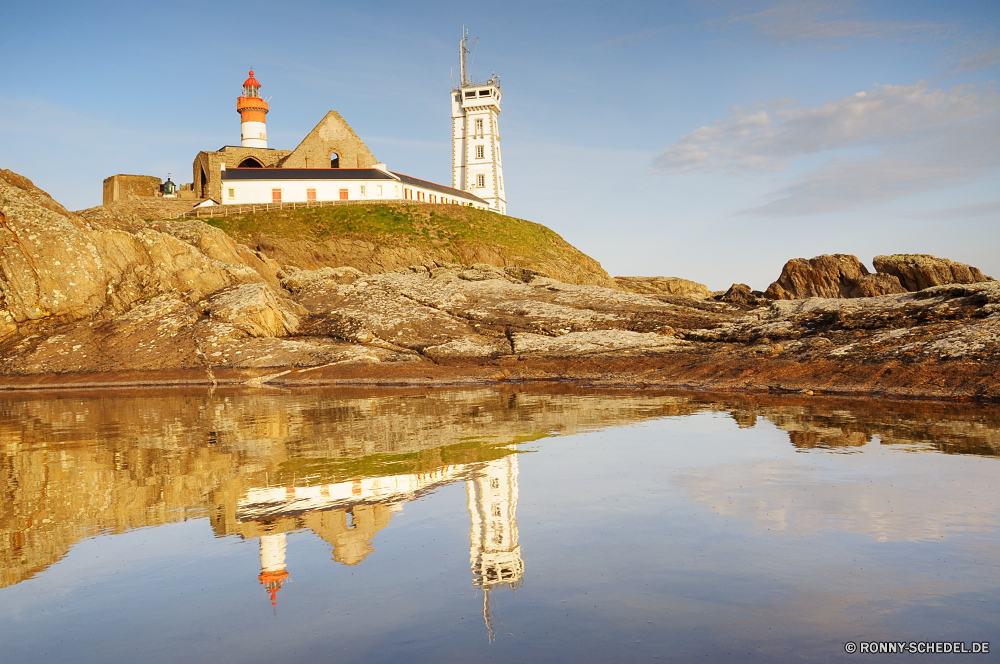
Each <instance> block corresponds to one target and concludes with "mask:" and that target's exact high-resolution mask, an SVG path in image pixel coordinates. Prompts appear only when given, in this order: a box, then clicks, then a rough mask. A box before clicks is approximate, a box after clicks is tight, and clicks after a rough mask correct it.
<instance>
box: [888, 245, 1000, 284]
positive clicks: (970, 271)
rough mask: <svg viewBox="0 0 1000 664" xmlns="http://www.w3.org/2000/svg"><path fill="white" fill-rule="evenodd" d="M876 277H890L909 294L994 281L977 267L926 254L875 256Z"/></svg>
mask: <svg viewBox="0 0 1000 664" xmlns="http://www.w3.org/2000/svg"><path fill="white" fill-rule="evenodd" d="M872 263H873V264H874V265H875V270H876V271H877V272H878V273H879V274H885V275H892V276H894V277H896V278H897V279H898V280H899V282H900V283H901V284H902V286H903V288H905V289H906V290H908V291H911V292H913V291H919V290H923V289H925V288H930V287H931V286H943V285H944V284H978V283H982V282H984V281H993V278H992V277H987V276H986V275H984V274H983V273H982V272H980V271H979V270H978V269H977V268H974V267H972V266H971V265H966V264H965V263H956V262H954V261H950V260H948V259H947V258H938V257H936V256H929V255H928V254H893V255H892V256H876V257H875V259H874V260H873V261H872Z"/></svg>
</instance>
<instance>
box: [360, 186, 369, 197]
mask: <svg viewBox="0 0 1000 664" xmlns="http://www.w3.org/2000/svg"><path fill="white" fill-rule="evenodd" d="M361 195H362V196H367V195H368V194H366V193H365V185H361Z"/></svg>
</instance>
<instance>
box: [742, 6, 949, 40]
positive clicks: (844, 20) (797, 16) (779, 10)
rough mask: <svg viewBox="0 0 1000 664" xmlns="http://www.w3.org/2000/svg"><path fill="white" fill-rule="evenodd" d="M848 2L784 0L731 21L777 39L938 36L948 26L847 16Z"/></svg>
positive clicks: (851, 8) (946, 29)
mask: <svg viewBox="0 0 1000 664" xmlns="http://www.w3.org/2000/svg"><path fill="white" fill-rule="evenodd" d="M853 9H854V3H851V2H803V1H801V0H800V1H798V2H783V3H780V4H777V5H775V6H773V7H770V8H768V9H765V10H763V11H760V12H755V13H753V14H744V15H741V16H731V17H729V19H728V22H729V23H730V24H740V23H746V24H748V25H750V26H751V27H752V28H753V29H754V30H755V31H756V32H758V33H759V34H762V35H764V36H765V37H769V38H771V39H774V40H777V41H779V42H787V41H812V42H815V41H817V40H822V39H847V38H876V39H893V38H896V39H909V38H915V37H940V36H943V35H944V34H945V33H946V32H947V31H948V30H949V27H948V26H946V25H942V24H940V23H930V22H919V23H910V22H903V21H879V20H865V19H863V18H856V17H849V16H848V14H849V13H850V12H851V11H852V10H853Z"/></svg>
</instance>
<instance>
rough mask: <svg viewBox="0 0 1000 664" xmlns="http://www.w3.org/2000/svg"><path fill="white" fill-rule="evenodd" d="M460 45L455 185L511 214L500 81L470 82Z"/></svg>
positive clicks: (454, 94)
mask: <svg viewBox="0 0 1000 664" xmlns="http://www.w3.org/2000/svg"><path fill="white" fill-rule="evenodd" d="M465 40H466V38H465V36H464V35H463V37H462V41H461V42H460V49H461V51H460V52H461V82H460V83H459V85H458V87H457V88H456V89H454V90H452V91H451V142H452V150H451V186H452V187H454V188H455V189H461V190H463V191H468V192H469V193H472V194H475V195H476V196H478V197H479V198H482V199H483V200H485V201H487V202H488V203H489V204H490V209H491V210H494V211H495V212H499V213H500V214H507V195H506V194H505V192H504V184H503V160H502V159H501V158H500V125H499V124H498V122H497V118H498V116H499V115H500V103H501V99H502V97H501V94H500V80H499V79H498V78H497V77H496V76H495V75H494V76H493V77H492V78H490V79H489V80H488V81H470V80H469V77H468V74H467V70H466V66H465V55H466V54H467V53H468V52H469V51H468V50H467V49H466V46H465Z"/></svg>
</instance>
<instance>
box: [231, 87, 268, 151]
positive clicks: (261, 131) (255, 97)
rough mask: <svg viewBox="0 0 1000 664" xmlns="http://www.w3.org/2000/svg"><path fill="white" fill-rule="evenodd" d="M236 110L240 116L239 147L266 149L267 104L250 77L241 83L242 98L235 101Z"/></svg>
mask: <svg viewBox="0 0 1000 664" xmlns="http://www.w3.org/2000/svg"><path fill="white" fill-rule="evenodd" d="M236 110H237V112H239V114H240V118H241V124H240V139H241V142H240V145H242V146H243V147H245V148H266V147H267V125H266V124H265V122H266V121H265V117H264V116H266V115H267V102H266V101H264V100H263V99H261V98H260V83H259V82H258V81H257V79H255V78H254V77H253V70H252V69H251V70H250V77H249V78H248V79H247V80H246V81H244V83H243V96H242V97H239V98H237V100H236Z"/></svg>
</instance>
